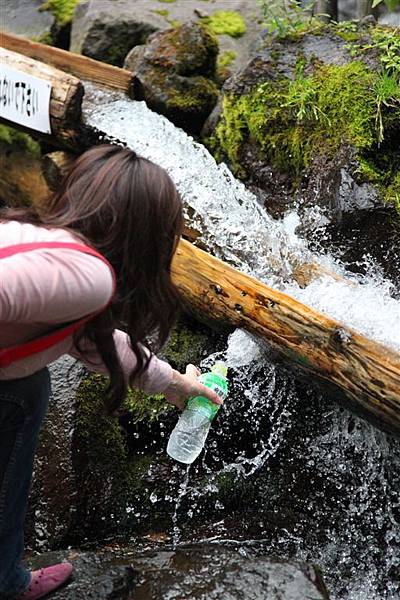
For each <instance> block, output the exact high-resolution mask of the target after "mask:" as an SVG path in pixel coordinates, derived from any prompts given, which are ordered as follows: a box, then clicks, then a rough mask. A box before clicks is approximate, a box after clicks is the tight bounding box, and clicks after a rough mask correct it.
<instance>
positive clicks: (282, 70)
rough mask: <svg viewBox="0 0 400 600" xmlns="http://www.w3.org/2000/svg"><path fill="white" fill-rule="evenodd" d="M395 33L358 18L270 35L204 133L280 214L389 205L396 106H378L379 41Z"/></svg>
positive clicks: (227, 90)
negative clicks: (344, 26) (296, 207)
mask: <svg viewBox="0 0 400 600" xmlns="http://www.w3.org/2000/svg"><path fill="white" fill-rule="evenodd" d="M374 36H375V37H374ZM385 36H387V37H386V38H385ZM390 36H396V33H392V32H391V31H387V30H383V29H380V30H379V28H378V29H376V28H374V27H372V26H371V25H365V26H361V25H360V26H359V28H358V29H357V26H356V25H355V24H353V25H352V26H351V31H350V33H349V32H345V31H342V30H341V29H340V27H339V26H337V27H336V26H330V27H326V28H325V30H324V31H321V30H319V31H318V33H313V32H312V31H311V32H310V33H308V34H306V35H301V36H299V37H297V38H293V37H291V38H288V39H286V40H280V41H278V40H275V41H271V42H269V43H268V45H266V47H265V48H264V49H263V50H262V51H261V52H259V53H258V54H257V55H256V56H254V58H252V60H251V61H250V62H249V63H248V65H247V66H246V67H245V68H244V69H242V70H241V71H240V72H239V73H237V74H236V75H234V76H233V77H232V78H230V79H229V80H228V81H226V82H225V85H224V87H223V101H222V110H221V105H219V106H218V107H217V108H216V110H215V113H214V114H212V115H211V116H210V118H209V119H208V121H207V122H206V124H205V127H204V130H203V131H204V134H205V135H207V136H209V137H208V143H209V145H210V147H211V149H212V150H213V152H214V154H215V155H216V156H217V157H218V158H220V159H222V160H225V161H227V162H228V163H229V164H230V166H231V167H232V169H233V170H234V172H235V173H236V174H237V175H238V176H240V177H241V178H242V179H245V180H246V183H247V185H248V186H249V187H250V188H251V189H252V190H253V191H254V192H255V193H256V194H257V195H258V197H259V198H260V199H261V200H262V201H263V202H264V203H265V204H266V206H267V207H268V209H269V210H270V211H271V213H273V214H274V215H276V216H279V215H280V214H282V212H284V211H285V210H286V209H287V207H288V206H290V205H291V204H292V205H293V203H300V204H301V210H302V209H304V208H307V207H310V206H314V205H319V206H320V207H321V208H322V209H323V212H324V214H325V215H326V216H327V217H328V219H329V220H332V221H340V219H341V217H342V215H343V213H345V212H351V211H355V210H359V209H371V208H373V207H375V206H377V205H380V204H381V202H382V201H383V200H389V201H393V200H391V198H394V195H393V189H394V188H395V187H396V189H397V179H396V173H397V172H398V168H399V157H398V152H397V150H396V143H395V142H394V140H395V139H397V138H398V136H399V135H400V130H399V122H400V120H399V114H400V109H399V107H398V103H396V102H395V101H393V104H392V105H391V106H390V107H389V106H388V105H387V106H385V107H383V106H381V107H380V108H379V110H378V109H377V102H378V100H377V96H376V93H377V92H376V90H377V89H379V86H380V85H383V79H382V77H384V76H383V75H382V64H383V63H382V62H381V61H383V62H384V60H385V56H384V52H385V51H384V50H383V51H379V50H378V46H377V42H376V40H377V39H378V40H379V39H380V40H385V39H386V42H385V41H383V42H382V41H381V42H380V44H381V46H382V45H383V46H384V45H385V43H386V44H389V45H390V44H396V42H395V40H392V41H390V40H391V37H390ZM374 40H375V41H374ZM360 48H362V49H363V50H362V51H360ZM382 52H383V54H382ZM386 76H388V75H386ZM218 115H219V116H218ZM360 117H361V118H360ZM212 128H214V134H213V135H211V136H210V130H212Z"/></svg>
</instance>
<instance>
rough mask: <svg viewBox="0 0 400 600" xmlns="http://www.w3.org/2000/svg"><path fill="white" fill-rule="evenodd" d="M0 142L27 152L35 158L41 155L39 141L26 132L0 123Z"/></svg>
mask: <svg viewBox="0 0 400 600" xmlns="http://www.w3.org/2000/svg"><path fill="white" fill-rule="evenodd" d="M0 143H2V144H6V145H7V146H12V147H14V148H17V149H19V150H24V151H26V152H29V154H32V155H33V156H34V157H35V158H40V156H41V149H40V144H39V142H37V141H36V140H34V139H33V138H32V137H31V136H30V135H28V134H27V133H22V132H21V131H18V129H14V127H8V126H7V125H1V124H0Z"/></svg>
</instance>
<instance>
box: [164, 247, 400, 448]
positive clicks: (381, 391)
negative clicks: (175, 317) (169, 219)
mask: <svg viewBox="0 0 400 600" xmlns="http://www.w3.org/2000/svg"><path fill="white" fill-rule="evenodd" d="M172 273H173V280H174V282H175V284H176V286H177V287H178V290H179V292H180V294H181V296H182V298H183V300H184V302H185V303H187V304H188V305H189V306H191V307H192V308H193V309H194V311H195V312H197V313H202V314H205V315H207V316H208V317H209V318H210V319H214V320H217V321H221V322H225V323H229V324H231V325H234V326H235V327H241V328H244V329H247V330H248V331H250V332H251V333H254V334H256V335H257V336H259V337H261V338H263V339H264V340H266V341H267V342H269V343H270V344H271V345H272V346H273V348H274V349H275V350H277V351H278V352H279V353H280V354H281V355H282V356H283V357H284V358H285V360H286V361H288V362H289V363H292V364H294V365H296V367H297V368H299V369H300V370H302V371H305V372H307V373H309V374H311V375H312V376H313V377H316V378H318V379H319V380H323V381H326V382H329V383H331V384H334V386H336V387H337V388H339V389H341V390H343V392H344V393H345V394H346V397H347V398H349V408H350V409H352V410H354V407H355V408H356V410H357V412H360V413H361V414H362V415H363V416H365V417H366V418H367V419H369V420H370V421H371V422H373V423H374V424H375V425H378V426H379V427H380V428H381V429H383V430H385V431H388V432H391V433H393V434H395V435H397V436H400V355H399V354H398V353H396V352H395V351H393V350H391V349H389V348H386V347H384V346H382V345H381V344H378V343H376V342H374V341H372V340H369V339H368V338H366V337H364V336H363V335H361V334H359V333H356V332H355V331H353V330H352V329H350V328H349V327H347V326H344V325H342V324H340V323H338V322H337V321H334V320H333V319H330V318H329V317H326V316H325V315H322V314H321V313H318V312H317V311H315V310H313V309H312V308H309V307H307V306H305V305H303V304H301V303H300V302H298V301H297V300H295V299H293V298H291V297H290V296H287V295H286V294H283V293H281V292H278V291H275V290H273V289H271V288H269V287H268V286H267V285H265V284H263V283H261V282H260V281H257V280H256V279H254V278H252V277H250V276H248V275H245V274H244V273H241V272H239V271H237V270H236V269H234V268H232V267H230V266H229V265H226V264H225V263H224V262H222V261H221V260H218V259H217V258H214V257H213V256H210V255H209V254H207V253H206V252H204V251H202V250H200V249H198V248H196V247H195V246H193V244H191V243H189V242H186V241H185V240H182V241H181V242H180V244H179V246H178V249H177V252H176V255H175V257H174V261H173V266H172Z"/></svg>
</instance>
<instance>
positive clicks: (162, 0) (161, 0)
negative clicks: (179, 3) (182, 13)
mask: <svg viewBox="0 0 400 600" xmlns="http://www.w3.org/2000/svg"><path fill="white" fill-rule="evenodd" d="M158 1H159V2H164V3H165V4H172V3H173V2H176V0H158Z"/></svg>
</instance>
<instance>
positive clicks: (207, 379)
mask: <svg viewBox="0 0 400 600" xmlns="http://www.w3.org/2000/svg"><path fill="white" fill-rule="evenodd" d="M199 381H200V382H201V383H202V384H203V385H205V386H206V387H208V388H210V389H211V390H213V391H214V392H215V393H216V394H218V396H219V397H220V398H221V400H224V399H225V398H226V397H227V395H228V382H227V380H226V379H225V378H224V377H222V376H221V375H218V374H217V373H212V372H209V373H204V375H200V377H199ZM186 408H188V409H189V410H195V411H196V412H199V413H201V414H202V415H204V416H205V417H206V418H207V419H208V420H209V421H212V420H213V418H214V417H215V415H216V414H217V412H218V410H219V409H220V405H219V404H214V402H211V401H210V400H208V398H205V397H204V396H193V397H192V398H189V400H188V403H187V406H186Z"/></svg>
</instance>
